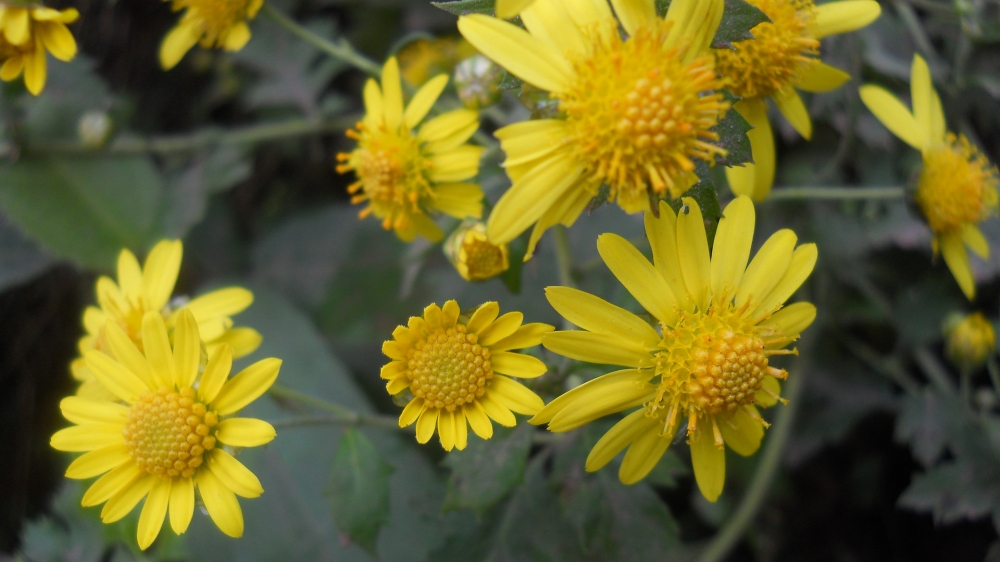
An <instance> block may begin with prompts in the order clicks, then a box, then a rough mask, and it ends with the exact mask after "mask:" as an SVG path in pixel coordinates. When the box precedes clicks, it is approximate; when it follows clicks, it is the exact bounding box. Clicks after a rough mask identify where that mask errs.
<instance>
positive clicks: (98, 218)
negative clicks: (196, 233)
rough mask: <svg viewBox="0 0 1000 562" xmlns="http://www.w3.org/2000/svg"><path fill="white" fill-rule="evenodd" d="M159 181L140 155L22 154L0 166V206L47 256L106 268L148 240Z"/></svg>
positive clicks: (160, 188) (160, 189) (159, 192)
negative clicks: (51, 254)
mask: <svg viewBox="0 0 1000 562" xmlns="http://www.w3.org/2000/svg"><path fill="white" fill-rule="evenodd" d="M162 198H163V179H162V178H161V176H160V173H159V171H157V169H156V167H155V166H154V165H153V163H152V161H151V160H150V159H148V158H146V157H143V156H116V157H108V156H100V157H84V156H72V157H71V156H67V157H61V158H55V157H51V158H47V157H27V158H23V159H21V160H19V161H18V162H16V163H14V164H9V165H6V166H2V167H0V208H2V209H3V211H4V212H6V213H7V216H8V218H10V220H11V221H12V222H14V223H15V224H17V226H18V227H20V228H21V230H22V231H24V232H25V233H27V234H28V235H30V236H31V237H32V238H34V239H35V240H37V241H39V242H40V243H41V244H42V245H43V246H44V247H45V248H46V249H48V250H50V251H51V252H52V253H54V254H56V255H58V256H60V257H64V258H67V259H70V260H73V261H75V262H77V263H80V264H83V265H85V266H88V267H95V268H108V267H111V266H112V265H113V264H114V263H115V259H116V258H117V256H118V253H119V252H120V251H121V249H122V248H131V249H132V250H142V249H144V248H145V247H146V246H148V245H149V243H150V242H151V241H152V237H153V234H154V229H155V222H156V218H157V211H158V207H159V205H160V203H161V201H162Z"/></svg>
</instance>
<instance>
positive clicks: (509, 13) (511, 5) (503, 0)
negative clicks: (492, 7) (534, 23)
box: [496, 0, 535, 20]
mask: <svg viewBox="0 0 1000 562" xmlns="http://www.w3.org/2000/svg"><path fill="white" fill-rule="evenodd" d="M534 1H535V0H497V2H496V11H497V17H498V18H503V19H505V20H509V19H511V18H513V17H515V16H517V14H519V13H521V10H523V9H525V8H527V7H528V6H530V5H531V4H532V3H533V2H534Z"/></svg>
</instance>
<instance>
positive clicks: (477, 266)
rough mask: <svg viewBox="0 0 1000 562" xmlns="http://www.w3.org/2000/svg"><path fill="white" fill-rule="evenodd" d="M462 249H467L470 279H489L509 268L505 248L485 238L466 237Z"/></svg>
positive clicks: (466, 261)
mask: <svg viewBox="0 0 1000 562" xmlns="http://www.w3.org/2000/svg"><path fill="white" fill-rule="evenodd" d="M462 249H463V250H464V251H465V265H466V267H467V268H468V270H469V279H473V280H475V279H489V278H490V277H493V276H494V275H497V274H498V273H502V272H503V271H506V270H507V266H508V263H507V255H506V254H505V253H504V251H503V248H502V247H500V246H497V245H494V244H491V243H490V241H489V240H487V239H485V238H481V237H479V236H469V237H466V239H465V242H464V243H463V244H462Z"/></svg>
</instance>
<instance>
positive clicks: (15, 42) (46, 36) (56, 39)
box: [0, 3, 80, 96]
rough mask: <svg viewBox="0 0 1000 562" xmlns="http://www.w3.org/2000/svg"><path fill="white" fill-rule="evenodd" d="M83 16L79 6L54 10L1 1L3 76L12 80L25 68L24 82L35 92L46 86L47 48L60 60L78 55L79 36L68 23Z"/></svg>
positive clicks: (0, 45) (0, 25) (5, 80)
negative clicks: (76, 38) (74, 35)
mask: <svg viewBox="0 0 1000 562" xmlns="http://www.w3.org/2000/svg"><path fill="white" fill-rule="evenodd" d="M78 17H80V12H78V11H77V10H76V8H69V9H66V10H53V9H52V8H40V7H39V8H33V7H23V6H11V5H7V4H3V3H0V31H2V33H0V61H3V66H2V67H0V79H3V81H4V82H10V81H11V80H14V79H15V78H17V77H18V76H20V75H21V72H22V71H23V72H24V86H25V87H26V88H27V89H28V91H29V92H31V93H32V94H34V95H36V96H37V95H38V94H40V93H42V90H43V89H44V88H45V77H46V66H47V63H46V58H45V57H46V55H45V53H46V51H48V52H50V53H52V56H54V57H55V58H57V59H59V60H61V61H64V62H65V61H70V60H72V59H73V57H75V56H76V40H75V39H73V34H72V33H70V31H69V29H68V28H67V27H66V24H67V23H73V22H74V21H76V19H77V18H78Z"/></svg>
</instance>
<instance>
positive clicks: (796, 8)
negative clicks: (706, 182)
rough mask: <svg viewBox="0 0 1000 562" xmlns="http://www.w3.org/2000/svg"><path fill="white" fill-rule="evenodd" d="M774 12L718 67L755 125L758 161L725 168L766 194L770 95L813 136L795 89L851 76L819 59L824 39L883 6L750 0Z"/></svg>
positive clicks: (741, 186) (757, 194) (757, 196)
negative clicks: (768, 102)
mask: <svg viewBox="0 0 1000 562" xmlns="http://www.w3.org/2000/svg"><path fill="white" fill-rule="evenodd" d="M747 1H748V2H750V3H751V4H753V5H754V6H756V7H758V8H760V10H761V11H763V12H764V13H765V14H767V16H768V17H769V18H770V19H771V21H770V22H764V23H760V24H758V25H757V26H756V27H754V28H753V29H752V30H751V31H750V32H751V33H752V34H753V35H754V39H752V40H749V41H740V42H737V43H733V47H734V49H732V50H730V49H717V50H716V51H715V57H716V69H718V71H719V73H720V74H721V75H722V76H723V77H724V78H725V79H726V87H727V88H728V89H729V90H730V91H731V92H733V93H734V94H736V95H737V96H739V97H741V98H743V99H742V100H741V101H740V102H738V103H737V104H736V105H735V106H734V107H735V108H736V110H737V111H739V112H740V114H741V115H743V117H745V118H746V120H747V121H749V122H750V124H751V125H753V127H754V129H753V130H752V131H750V132H749V133H748V136H749V137H750V144H751V147H752V148H753V159H754V164H746V165H745V166H741V167H733V168H726V177H727V178H728V179H729V185H730V187H731V188H732V190H733V193H735V194H737V195H746V196H748V197H751V198H753V199H754V200H755V201H763V200H764V199H766V198H767V195H768V194H769V193H770V192H771V186H772V184H773V183H774V161H775V156H774V135H773V134H772V132H771V123H770V121H769V120H768V117H767V104H766V103H765V101H764V100H765V98H770V99H771V100H772V101H773V102H774V104H775V105H777V106H778V110H779V111H781V114H782V115H784V116H785V119H787V120H788V122H789V123H791V125H792V127H794V128H795V130H796V131H798V132H799V134H801V135H802V136H803V137H805V138H807V139H808V138H810V137H811V136H812V121H811V120H810V118H809V111H808V110H807V109H806V106H805V104H803V103H802V99H801V98H800V97H799V94H798V92H796V88H797V89H799V90H804V91H806V92H828V91H830V90H833V89H836V88H839V87H840V86H842V85H843V84H844V83H845V82H847V81H848V80H850V79H851V77H850V76H849V75H848V74H847V73H846V72H843V71H841V70H838V69H836V68H834V67H832V66H829V65H827V64H824V63H823V62H822V61H820V60H819V58H818V57H819V46H820V43H819V40H820V39H822V38H824V37H828V36H830V35H836V34H838V33H846V32H848V31H854V30H855V29H859V28H862V27H864V26H866V25H868V24H869V23H871V22H872V21H874V20H875V19H876V18H877V17H878V16H879V14H880V13H881V8H880V7H879V5H878V2H875V1H873V0H846V1H842V2H828V3H826V4H822V5H820V6H816V5H814V4H813V1H812V0H747Z"/></svg>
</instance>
